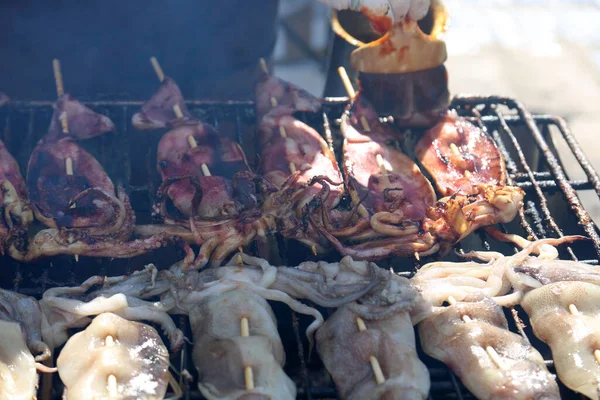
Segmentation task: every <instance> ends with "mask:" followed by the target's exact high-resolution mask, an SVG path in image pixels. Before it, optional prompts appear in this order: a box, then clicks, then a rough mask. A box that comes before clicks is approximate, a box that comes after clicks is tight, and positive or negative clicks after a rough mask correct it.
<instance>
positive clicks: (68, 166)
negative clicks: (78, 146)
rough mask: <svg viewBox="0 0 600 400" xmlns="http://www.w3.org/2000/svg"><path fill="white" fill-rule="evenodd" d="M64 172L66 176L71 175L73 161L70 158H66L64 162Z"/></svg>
mask: <svg viewBox="0 0 600 400" xmlns="http://www.w3.org/2000/svg"><path fill="white" fill-rule="evenodd" d="M65 170H66V172H67V175H73V159H72V158H71V157H67V159H66V160H65Z"/></svg>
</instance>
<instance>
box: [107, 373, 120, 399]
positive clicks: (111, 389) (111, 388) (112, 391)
mask: <svg viewBox="0 0 600 400" xmlns="http://www.w3.org/2000/svg"><path fill="white" fill-rule="evenodd" d="M106 389H107V390H108V397H109V398H110V399H114V398H117V395H118V394H119V391H118V388H117V377H116V376H114V375H113V374H110V375H109V376H108V384H107V385H106Z"/></svg>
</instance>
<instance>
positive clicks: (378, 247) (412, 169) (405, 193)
mask: <svg viewBox="0 0 600 400" xmlns="http://www.w3.org/2000/svg"><path fill="white" fill-rule="evenodd" d="M341 130H342V134H343V135H344V145H343V153H344V172H345V174H344V175H345V178H346V186H347V187H348V191H349V193H350V196H351V199H352V205H353V210H352V212H351V218H348V219H347V220H346V222H345V224H344V225H342V226H341V227H339V228H338V229H335V227H332V226H327V225H323V224H317V229H319V232H320V233H321V234H322V235H323V236H325V237H326V238H327V239H329V241H330V242H331V243H332V244H333V245H334V246H335V248H336V249H337V250H338V251H339V252H340V253H342V254H344V255H350V256H352V257H354V258H357V259H366V260H378V259H383V258H388V257H390V256H409V255H410V256H412V255H413V254H415V252H417V253H422V254H423V255H426V254H430V253H433V252H435V251H437V245H436V243H435V233H430V232H427V231H426V230H424V229H423V228H422V226H421V225H422V221H423V219H424V218H425V217H426V214H427V210H428V209H429V208H430V207H431V206H433V205H434V203H435V201H436V196H435V193H434V191H433V187H432V186H431V184H430V183H429V181H428V180H427V179H426V178H425V177H424V176H423V174H422V173H421V170H420V169H419V167H417V165H416V164H415V163H414V162H413V161H412V160H411V159H410V158H408V157H407V156H406V155H405V154H403V153H402V152H401V151H399V150H398V149H397V145H394V143H395V142H397V140H396V139H397V135H398V134H397V132H396V131H395V130H394V128H392V127H391V126H390V125H387V124H384V123H382V122H381V121H379V118H378V115H377V113H376V112H375V110H374V109H373V107H372V106H371V105H370V104H369V103H368V102H367V101H366V100H365V98H364V96H363V95H361V94H359V95H357V96H356V97H355V98H354V100H353V103H352V104H351V105H350V107H349V109H348V110H347V112H346V113H345V114H344V115H343V116H342V125H341ZM348 243H352V244H348Z"/></svg>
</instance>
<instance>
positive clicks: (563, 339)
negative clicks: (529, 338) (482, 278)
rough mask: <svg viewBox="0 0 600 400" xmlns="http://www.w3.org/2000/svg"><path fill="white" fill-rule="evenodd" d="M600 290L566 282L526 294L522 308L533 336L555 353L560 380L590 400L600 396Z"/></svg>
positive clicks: (593, 286) (586, 284)
mask: <svg viewBox="0 0 600 400" xmlns="http://www.w3.org/2000/svg"><path fill="white" fill-rule="evenodd" d="M598 304H600V287H599V286H597V285H595V284H592V283H587V282H573V281H563V282H556V283H551V284H548V285H544V286H542V287H541V288H538V289H534V290H532V291H531V292H529V293H527V294H526V295H525V297H524V298H523V300H522V302H521V305H522V306H523V309H524V310H525V312H526V313H527V315H528V316H529V321H530V323H531V327H532V328H533V332H534V334H535V335H536V336H537V337H538V338H540V339H541V340H542V341H544V342H545V343H547V344H548V345H549V346H550V348H551V349H552V358H553V359H554V366H555V367H556V372H557V374H558V377H559V378H560V380H561V381H562V382H563V383H564V384H565V385H566V386H567V387H569V388H570V389H572V390H574V391H576V392H578V393H581V394H583V395H585V396H587V397H589V398H590V399H598V398H599V396H600V361H599V359H600V357H599V354H598V352H599V351H600V309H599V306H598Z"/></svg>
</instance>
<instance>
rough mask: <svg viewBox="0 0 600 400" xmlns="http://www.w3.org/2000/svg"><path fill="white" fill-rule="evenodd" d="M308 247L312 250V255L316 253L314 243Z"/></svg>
mask: <svg viewBox="0 0 600 400" xmlns="http://www.w3.org/2000/svg"><path fill="white" fill-rule="evenodd" d="M310 249H311V250H312V253H313V255H315V256H316V255H317V246H315V245H314V244H313V245H312V246H311V247H310Z"/></svg>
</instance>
